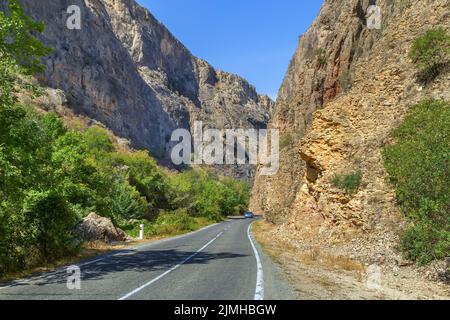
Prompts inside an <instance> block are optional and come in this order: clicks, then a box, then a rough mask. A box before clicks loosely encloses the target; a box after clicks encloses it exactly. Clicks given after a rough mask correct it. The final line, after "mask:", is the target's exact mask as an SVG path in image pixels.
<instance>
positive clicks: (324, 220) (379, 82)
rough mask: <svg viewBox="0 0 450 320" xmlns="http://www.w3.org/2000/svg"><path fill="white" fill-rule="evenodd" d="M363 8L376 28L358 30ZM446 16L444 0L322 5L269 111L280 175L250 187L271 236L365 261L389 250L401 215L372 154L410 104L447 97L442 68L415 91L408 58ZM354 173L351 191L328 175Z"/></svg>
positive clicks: (349, 0) (354, 0)
mask: <svg viewBox="0 0 450 320" xmlns="http://www.w3.org/2000/svg"><path fill="white" fill-rule="evenodd" d="M370 4H377V5H378V6H380V7H381V9H382V15H383V18H382V19H383V20H382V29H381V30H369V29H368V28H367V27H366V26H365V23H366V19H365V12H366V9H367V7H368V6H369V5H370ZM449 19H450V2H449V1H448V0H433V1H431V0H428V1H427V0H424V1H420V3H419V2H417V1H387V0H386V1H382V0H379V1H364V0H345V1H333V0H326V1H325V3H324V5H323V7H322V9H321V12H320V14H319V17H318V18H317V20H316V21H315V22H314V23H313V25H312V27H311V29H310V30H309V31H308V32H307V33H306V34H305V35H303V36H302V37H301V38H300V44H299V48H298V50H297V52H296V53H295V55H294V58H293V59H292V62H291V65H290V67H289V71H288V74H287V75H286V78H285V81H284V83H283V86H282V87H281V89H280V92H279V99H278V101H277V104H276V107H275V114H274V118H273V120H272V123H271V126H272V127H276V128H279V129H280V130H281V136H282V142H281V145H282V147H283V150H282V151H281V171H280V173H279V174H278V175H276V176H273V177H260V176H258V177H257V179H256V183H255V187H254V192H253V193H254V194H253V207H254V208H253V209H254V210H255V211H257V210H261V211H262V212H264V213H265V214H266V217H267V218H268V220H269V221H272V222H275V223H277V224H278V225H279V228H278V231H279V236H280V237H285V238H287V239H289V240H290V241H293V242H295V243H297V244H298V245H299V246H305V247H308V246H309V247H313V246H316V245H320V244H322V243H323V244H326V247H327V248H335V247H336V248H340V249H342V250H343V251H344V252H345V253H349V254H351V256H354V257H358V258H361V259H362V260H365V261H369V262H370V261H372V262H373V259H379V260H383V259H387V258H386V257H389V258H392V257H393V256H395V255H396V254H397V253H396V252H397V251H396V249H395V247H396V246H397V244H398V238H397V231H398V228H399V227H401V225H402V223H403V217H402V215H401V214H400V213H399V210H398V207H397V205H396V203H395V194H394V192H393V190H392V189H391V187H390V186H389V185H388V184H387V183H386V172H385V170H384V168H383V162H382V157H381V151H382V148H383V146H384V145H385V144H386V143H387V141H388V137H389V133H390V132H391V130H392V129H393V128H395V127H396V126H397V125H398V124H399V123H400V121H401V120H402V119H403V118H404V116H405V114H406V113H407V111H408V110H409V108H410V107H411V106H412V105H414V104H415V103H416V102H418V101H419V100H421V99H424V98H426V97H428V98H430V97H431V98H445V99H449V98H450V91H449V89H448V88H449V83H450V81H449V80H450V77H449V75H448V74H443V75H441V76H440V77H439V78H438V79H436V80H435V81H434V82H433V83H431V84H430V85H429V86H427V87H421V85H420V84H418V83H417V81H416V77H415V71H414V66H413V64H412V63H411V61H409V59H408V51H409V48H410V46H411V43H412V41H413V40H414V39H415V38H416V37H418V36H419V35H422V34H423V33H425V32H426V31H427V30H428V29H429V28H431V27H437V26H441V27H444V28H446V29H447V30H448V27H449V25H450V23H449V22H450V21H449ZM358 170H361V172H362V173H363V184H362V186H361V188H360V190H359V192H358V193H357V194H355V195H352V196H348V195H346V194H345V193H344V192H343V191H341V190H338V189H337V188H335V187H334V186H333V185H332V183H331V180H332V178H333V176H334V175H336V174H348V173H353V172H355V171H358ZM390 253H392V255H390ZM381 262H382V261H381Z"/></svg>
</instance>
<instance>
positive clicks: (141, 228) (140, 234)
mask: <svg viewBox="0 0 450 320" xmlns="http://www.w3.org/2000/svg"><path fill="white" fill-rule="evenodd" d="M139 240H144V225H143V224H141V225H140V226H139Z"/></svg>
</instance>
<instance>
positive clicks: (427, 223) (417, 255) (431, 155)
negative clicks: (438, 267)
mask: <svg viewBox="0 0 450 320" xmlns="http://www.w3.org/2000/svg"><path fill="white" fill-rule="evenodd" d="M392 137H393V139H394V144H392V145H388V146H387V147H386V148H385V150H384V163H385V167H386V169H387V171H388V173H389V176H390V181H391V183H392V184H393V185H394V187H395V188H396V193H397V199H398V202H399V204H400V206H401V208H402V210H403V212H404V213H405V215H406V216H407V217H408V220H409V221H410V225H411V226H410V229H409V230H408V231H407V232H406V234H405V236H404V242H403V243H404V246H403V247H404V251H405V254H406V256H407V257H409V258H411V259H413V260H415V261H418V262H420V263H427V262H429V261H431V260H434V259H439V258H443V257H445V256H449V255H450V215H449V212H450V184H449V181H450V152H449V150H450V103H449V102H448V101H436V100H428V101H423V102H421V103H419V104H418V105H417V106H415V107H414V108H413V109H412V111H411V113H410V115H409V116H408V117H407V118H406V120H405V121H404V122H403V124H402V125H400V127H399V128H397V129H396V130H395V131H394V132H393V133H392Z"/></svg>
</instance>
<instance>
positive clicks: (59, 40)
mask: <svg viewBox="0 0 450 320" xmlns="http://www.w3.org/2000/svg"><path fill="white" fill-rule="evenodd" d="M21 3H22V4H23V5H24V7H25V9H26V11H27V13H29V14H30V15H31V16H32V17H34V18H35V19H37V20H39V21H43V22H44V23H45V24H46V30H45V32H44V34H43V36H42V40H43V41H44V42H45V43H46V44H47V45H48V46H50V47H52V48H54V52H53V54H52V55H51V56H49V57H48V58H47V59H46V60H45V65H46V71H45V74H44V75H43V76H42V78H41V81H42V83H43V84H44V85H46V86H49V87H51V88H55V89H61V90H63V91H64V92H65V93H66V96H67V97H68V102H69V105H70V107H71V108H72V109H73V110H75V111H76V112H77V113H79V114H83V115H86V116H89V117H91V118H93V119H95V120H98V121H101V122H102V123H104V124H105V125H106V126H108V127H109V128H111V129H112V130H113V131H114V132H115V133H116V134H117V135H119V136H122V137H124V138H127V139H130V140H131V141H132V143H133V145H134V146H135V147H138V148H147V149H149V150H151V151H153V154H155V155H159V156H162V157H163V156H164V154H166V155H167V151H168V150H169V149H170V147H171V145H170V143H169V139H170V135H171V133H172V132H173V130H174V129H176V128H187V129H189V128H191V126H192V124H193V122H194V121H196V120H201V121H203V122H204V123H205V125H207V126H210V127H214V128H218V129H225V128H259V127H266V126H267V122H268V120H269V117H270V110H271V108H272V104H273V102H272V101H271V100H270V99H269V98H268V97H266V96H260V95H258V94H257V92H256V90H255V88H254V87H253V86H251V85H250V84H249V83H248V82H247V81H245V80H244V79H242V78H241V77H238V76H236V75H232V74H228V73H225V72H222V71H217V70H215V69H214V68H213V67H212V66H210V65H209V64H208V63H207V62H205V61H203V60H200V59H198V58H196V57H194V56H193V55H192V54H191V53H190V52H189V50H188V49H187V48H186V47H185V46H184V45H183V44H182V43H181V42H180V41H178V40H177V39H176V38H175V37H174V36H173V35H172V34H171V33H170V32H169V30H168V29H167V28H166V27H164V26H163V25H162V24H161V23H160V22H158V21H157V20H156V19H155V18H154V17H153V16H152V15H151V13H150V12H149V11H148V10H146V9H144V8H143V7H141V6H139V5H138V4H136V2H135V1H134V0H73V1H68V0H58V1H53V0H43V1H35V0H21ZM70 5H78V6H79V7H80V8H81V14H82V16H81V19H82V20H81V21H82V24H81V30H69V29H68V28H66V20H67V18H68V14H67V8H68V7H69V6H70Z"/></svg>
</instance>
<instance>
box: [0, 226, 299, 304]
mask: <svg viewBox="0 0 450 320" xmlns="http://www.w3.org/2000/svg"><path fill="white" fill-rule="evenodd" d="M253 221H254V220H251V219H244V220H231V221H227V222H223V223H220V224H216V225H213V226H210V227H208V228H205V229H202V230H200V231H197V232H194V233H191V234H187V235H184V236H180V237H176V238H171V239H167V240H163V241H158V242H154V243H150V244H147V245H142V246H139V247H136V248H133V249H129V250H122V251H118V252H113V253H111V254H109V255H106V256H102V257H97V258H94V259H92V260H88V261H85V262H82V263H80V264H78V267H79V268H80V271H81V277H80V278H81V281H80V285H81V288H80V289H72V290H71V289H69V288H68V286H67V283H68V276H69V274H68V273H67V268H60V269H58V270H56V271H54V272H51V273H45V274H41V275H36V276H33V277H31V278H28V279H23V280H18V281H14V282H12V283H9V284H5V285H2V286H0V300H99V299H100V300H166V299H171V300H173V299H175V300H262V299H270V300H278V299H292V298H294V294H293V291H292V290H291V288H290V286H289V285H288V284H287V282H286V281H285V280H284V279H283V277H282V276H281V274H280V272H279V270H278V269H277V267H276V266H275V265H274V264H273V263H272V262H271V261H270V259H269V258H268V257H267V256H264V254H263V253H262V250H261V249H260V248H259V246H258V245H257V244H256V243H255V241H254V240H253V239H252V236H251V231H250V228H251V227H250V225H251V223H252V222H253Z"/></svg>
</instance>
